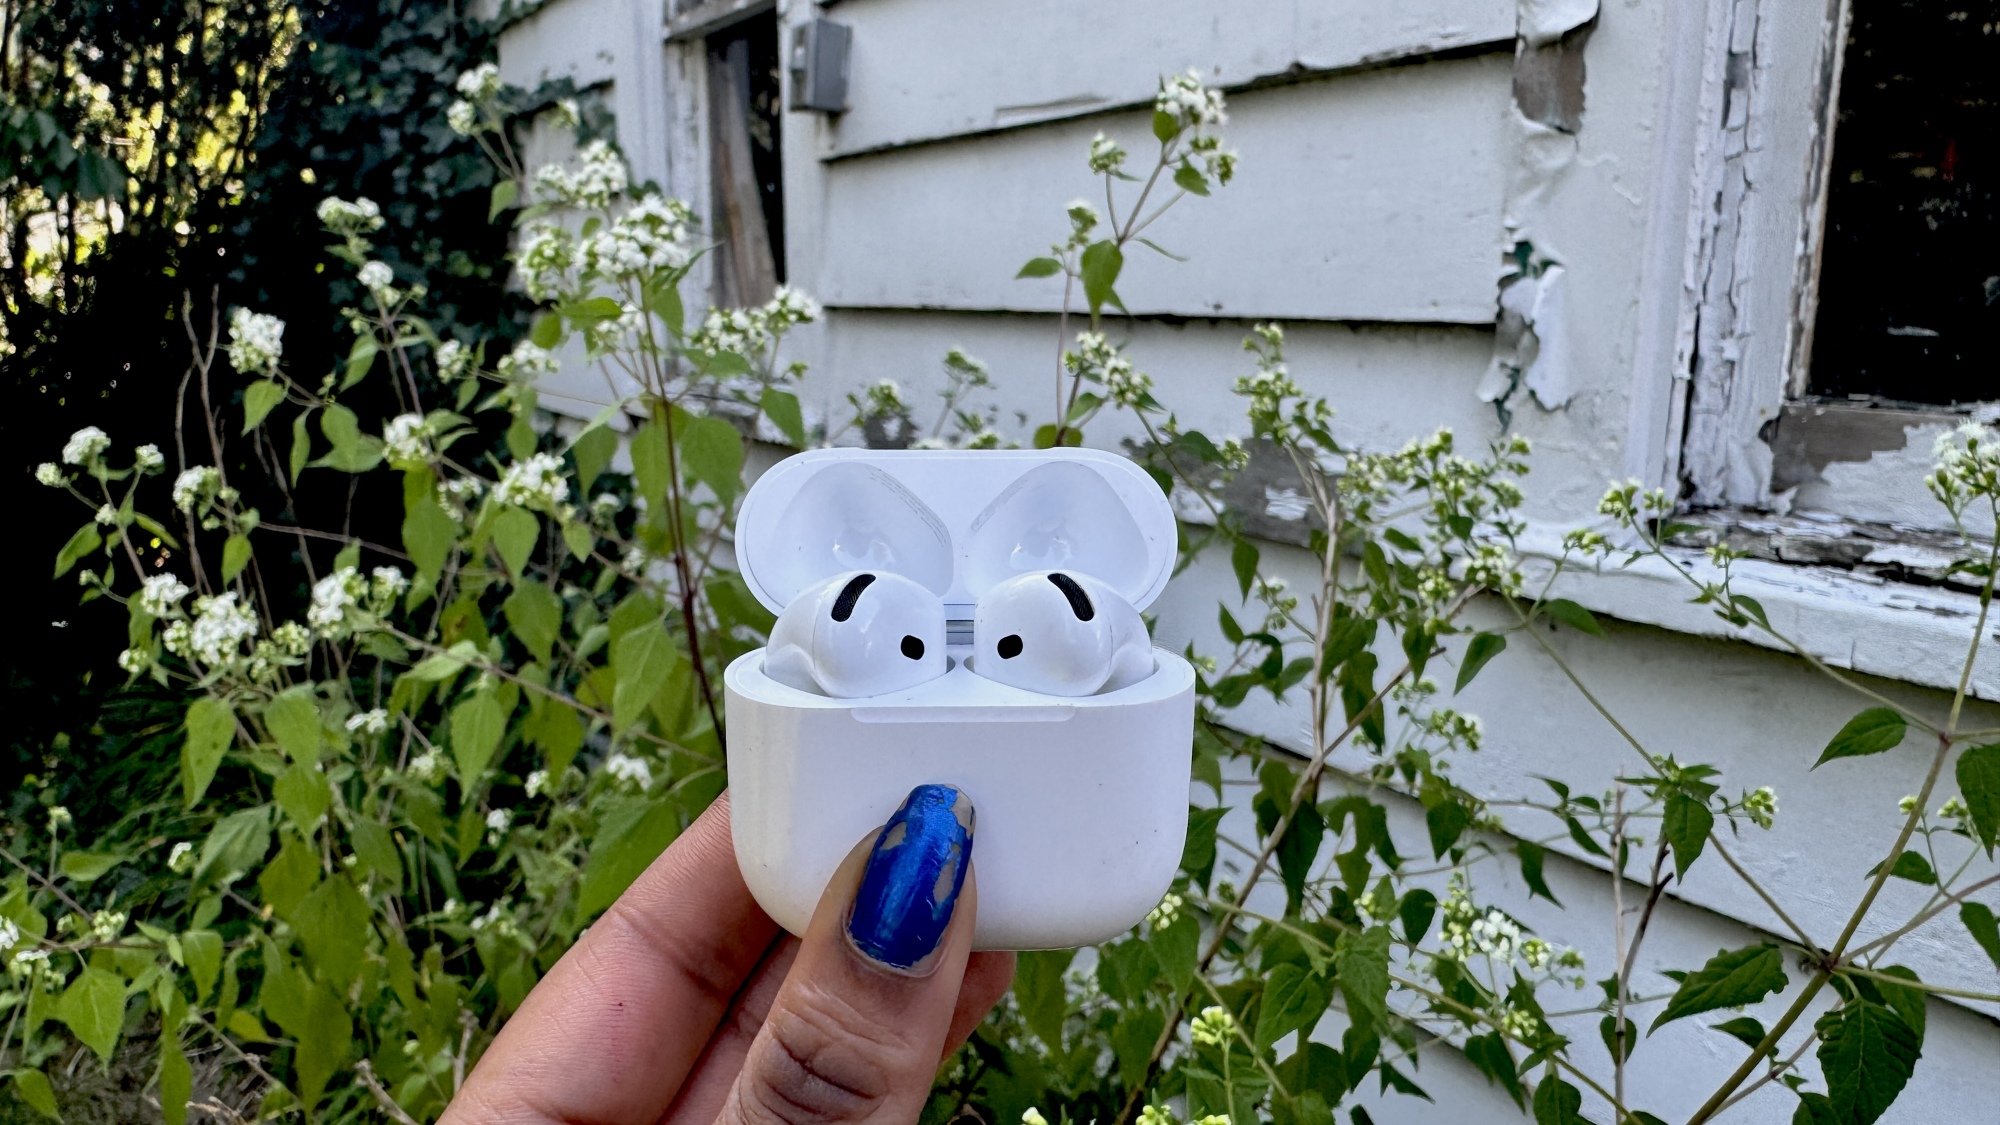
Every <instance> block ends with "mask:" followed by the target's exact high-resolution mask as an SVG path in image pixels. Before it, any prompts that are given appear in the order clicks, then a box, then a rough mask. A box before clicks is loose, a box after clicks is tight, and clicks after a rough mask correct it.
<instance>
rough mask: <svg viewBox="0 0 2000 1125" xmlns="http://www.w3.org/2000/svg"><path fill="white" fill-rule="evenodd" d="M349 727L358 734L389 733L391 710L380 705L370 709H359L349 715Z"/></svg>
mask: <svg viewBox="0 0 2000 1125" xmlns="http://www.w3.org/2000/svg"><path fill="white" fill-rule="evenodd" d="M347 729H348V730H350V731H353V732H354V733H356V734H362V735H369V736H373V735H379V734H387V733H389V712H387V711H384V710H383V709H381V708H380V707H377V708H374V709H373V710H369V711H358V712H356V713H354V714H352V715H349V716H348V717H347Z"/></svg>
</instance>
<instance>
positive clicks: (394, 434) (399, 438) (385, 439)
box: [382, 414, 430, 468]
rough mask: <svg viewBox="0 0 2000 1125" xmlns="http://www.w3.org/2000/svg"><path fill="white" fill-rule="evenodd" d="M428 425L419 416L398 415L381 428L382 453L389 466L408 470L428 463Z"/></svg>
mask: <svg viewBox="0 0 2000 1125" xmlns="http://www.w3.org/2000/svg"><path fill="white" fill-rule="evenodd" d="M429 437H430V424H429V423H428V422H426V421H425V420H424V416H423V415H421V414H398V415H396V416H395V417H394V418H391V419H389V421H388V423H387V424H386V425H384V426H383V427H382V452H383V455H384V456H386V457H387V458H388V459H389V463H390V464H391V465H394V466H396V467H397V468H408V467H411V466H415V465H422V464H426V463H428V462H429V461H430V443H429V441H428V440H427V439H428V438H429Z"/></svg>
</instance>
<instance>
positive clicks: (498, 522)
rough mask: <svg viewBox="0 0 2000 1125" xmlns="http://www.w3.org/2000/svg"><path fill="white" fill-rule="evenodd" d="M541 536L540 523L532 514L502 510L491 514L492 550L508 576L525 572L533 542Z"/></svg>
mask: <svg viewBox="0 0 2000 1125" xmlns="http://www.w3.org/2000/svg"><path fill="white" fill-rule="evenodd" d="M541 535H542V524H541V521H540V520H537V519H536V518H535V514H534V513H533V512H529V511H524V510H522V509H520V508H502V509H500V510H499V511H498V512H495V513H494V514H493V549H494V550H496V551H498V552H500V561H501V563H502V564H504V565H505V566H506V567H507V573H508V574H509V575H514V576H518V575H520V574H522V573H524V572H525V571H526V569H527V566H528V557H529V556H530V555H532V554H534V553H535V541H536V540H537V539H540V538H541Z"/></svg>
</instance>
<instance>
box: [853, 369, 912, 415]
mask: <svg viewBox="0 0 2000 1125" xmlns="http://www.w3.org/2000/svg"><path fill="white" fill-rule="evenodd" d="M847 399H848V402H849V403H851V404H852V405H853V406H854V409H855V413H857V414H859V415H860V416H861V418H862V419H863V420H864V421H870V420H874V419H879V418H900V417H902V416H904V415H906V414H908V413H909V412H910V406H909V403H908V402H906V401H905V400H904V398H903V387H902V385H901V384H900V383H897V382H896V381H895V380H894V379H877V380H876V381H875V382H873V383H870V384H869V385H868V386H867V387H866V388H865V389H864V390H862V392H861V393H860V394H859V395H849V396H847Z"/></svg>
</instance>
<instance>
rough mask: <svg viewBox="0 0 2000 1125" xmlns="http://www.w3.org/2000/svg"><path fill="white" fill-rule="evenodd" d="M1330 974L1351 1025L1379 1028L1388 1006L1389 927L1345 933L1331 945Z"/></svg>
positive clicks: (1363, 1027) (1376, 927)
mask: <svg viewBox="0 0 2000 1125" xmlns="http://www.w3.org/2000/svg"><path fill="white" fill-rule="evenodd" d="M1333 968H1334V974H1335V976H1336V977H1337V979H1338V980H1339V981H1340V995H1341V996H1342V997H1343V998H1344V999H1346V1001H1347V1016H1348V1019H1349V1020H1350V1021H1351V1022H1352V1023H1353V1025H1354V1026H1356V1027H1359V1028H1362V1029H1363V1030H1367V1029H1369V1028H1373V1027H1379V1026H1380V1025H1381V1023H1382V1020H1383V1017H1384V1015H1386V1014H1387V1012H1388V1009H1389V929H1388V927H1386V926H1373V927H1370V928H1369V929H1366V930H1363V931H1362V932H1360V933H1358V934H1357V933H1353V932H1351V931H1350V932H1346V933H1342V934H1341V935H1340V937H1339V938H1338V939H1337V940H1335V942H1334V946H1333Z"/></svg>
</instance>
